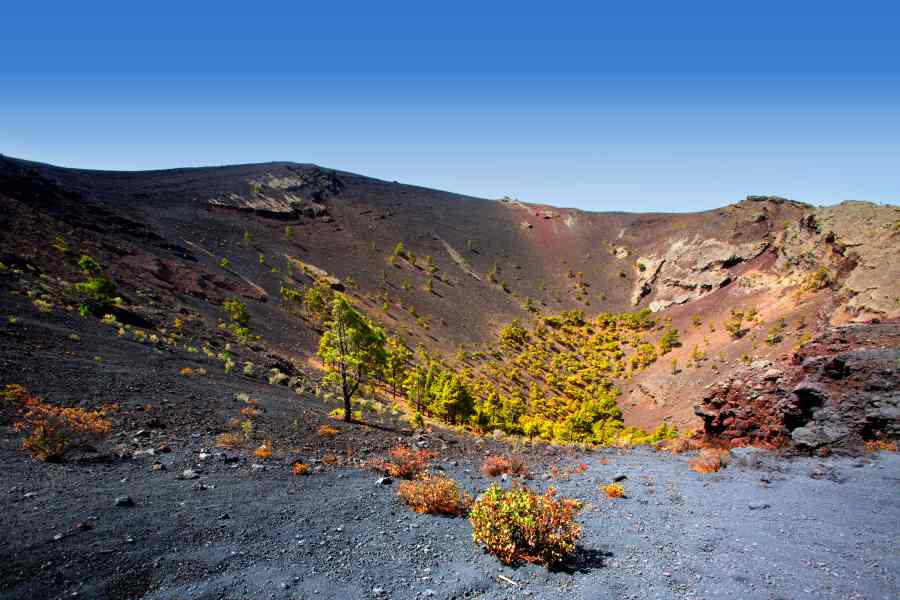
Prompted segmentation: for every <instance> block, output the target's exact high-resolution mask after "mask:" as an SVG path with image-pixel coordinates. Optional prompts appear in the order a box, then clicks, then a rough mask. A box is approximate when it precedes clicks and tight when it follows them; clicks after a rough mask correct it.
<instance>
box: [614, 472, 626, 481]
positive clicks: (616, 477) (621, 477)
mask: <svg viewBox="0 0 900 600" xmlns="http://www.w3.org/2000/svg"><path fill="white" fill-rule="evenodd" d="M626 479H628V475H626V474H625V473H616V474H615V475H613V481H625V480H626Z"/></svg>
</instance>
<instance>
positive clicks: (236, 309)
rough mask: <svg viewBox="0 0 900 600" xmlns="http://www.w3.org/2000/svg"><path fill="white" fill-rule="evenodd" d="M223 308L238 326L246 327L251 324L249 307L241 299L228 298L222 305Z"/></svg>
mask: <svg viewBox="0 0 900 600" xmlns="http://www.w3.org/2000/svg"><path fill="white" fill-rule="evenodd" d="M222 308H224V309H225V312H226V313H228V318H229V319H231V320H232V322H234V323H237V324H238V325H246V324H247V323H249V322H250V313H249V312H248V311H247V305H246V304H244V303H243V302H241V300H240V298H227V299H226V300H225V301H224V302H223V303H222Z"/></svg>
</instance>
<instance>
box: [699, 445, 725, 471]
mask: <svg viewBox="0 0 900 600" xmlns="http://www.w3.org/2000/svg"><path fill="white" fill-rule="evenodd" d="M730 462H731V452H730V451H728V450H726V449H724V448H704V449H703V450H701V451H700V454H699V455H697V457H696V458H693V459H691V460H690V463H689V464H690V465H691V470H692V471H696V472H698V473H715V472H716V471H718V470H719V469H721V468H722V467H725V466H727V465H728V463H730Z"/></svg>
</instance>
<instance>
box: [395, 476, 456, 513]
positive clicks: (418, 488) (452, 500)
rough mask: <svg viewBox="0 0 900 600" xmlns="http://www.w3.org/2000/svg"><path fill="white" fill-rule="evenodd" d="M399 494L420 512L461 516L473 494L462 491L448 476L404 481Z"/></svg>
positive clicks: (398, 490)
mask: <svg viewBox="0 0 900 600" xmlns="http://www.w3.org/2000/svg"><path fill="white" fill-rule="evenodd" d="M397 495H398V496H400V498H402V499H403V501H404V502H406V503H407V504H408V505H409V506H410V508H412V509H413V510H414V511H416V512H418V513H429V514H436V515H448V516H452V517H455V516H460V515H464V514H465V513H466V510H468V507H469V504H471V502H472V498H471V496H469V494H467V493H465V492H461V491H460V489H459V485H457V483H456V482H455V481H454V480H452V479H449V478H447V477H425V478H422V479H418V480H415V481H404V482H403V483H401V484H400V487H399V488H398V489H397Z"/></svg>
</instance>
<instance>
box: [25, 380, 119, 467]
mask: <svg viewBox="0 0 900 600" xmlns="http://www.w3.org/2000/svg"><path fill="white" fill-rule="evenodd" d="M23 404H24V406H23V409H22V410H23V413H22V418H21V420H20V421H19V422H17V423H16V424H15V428H16V430H17V431H25V432H27V434H28V435H27V436H26V437H25V440H24V441H23V443H22V447H23V448H25V449H26V450H28V451H30V452H31V455H32V456H33V457H34V458H37V459H38V460H44V461H60V460H62V459H63V458H64V457H65V455H66V454H67V453H68V452H69V451H70V450H72V449H74V448H80V447H81V448H83V447H88V446H91V445H93V444H96V443H98V442H100V441H101V440H103V439H104V438H106V436H107V435H109V433H110V431H111V430H112V423H111V422H110V421H109V419H107V418H106V417H107V415H108V414H109V413H110V412H113V411H115V410H116V409H117V407H116V406H114V405H110V406H104V407H102V408H100V409H97V410H85V409H83V408H75V407H73V408H65V407H62V406H55V405H53V404H48V403H46V402H43V401H42V400H41V399H40V398H38V397H37V396H28V397H26V398H25V399H24V402H23Z"/></svg>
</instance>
